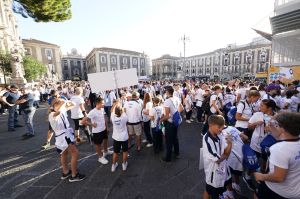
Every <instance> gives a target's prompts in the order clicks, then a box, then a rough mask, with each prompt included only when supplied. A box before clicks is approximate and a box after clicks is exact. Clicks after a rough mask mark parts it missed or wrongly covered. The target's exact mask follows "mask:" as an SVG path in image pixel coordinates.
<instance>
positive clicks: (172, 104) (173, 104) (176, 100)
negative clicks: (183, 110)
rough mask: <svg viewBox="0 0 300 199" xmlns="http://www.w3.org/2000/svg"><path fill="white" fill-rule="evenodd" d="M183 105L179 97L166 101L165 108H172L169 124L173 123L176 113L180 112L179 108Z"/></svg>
mask: <svg viewBox="0 0 300 199" xmlns="http://www.w3.org/2000/svg"><path fill="white" fill-rule="evenodd" d="M180 104H181V102H180V99H179V98H178V97H175V96H173V97H170V98H168V99H166V101H165V102H164V107H165V108H170V115H169V119H168V121H169V122H171V123H172V122H173V119H172V118H173V115H174V113H175V112H176V111H178V107H179V105H180Z"/></svg>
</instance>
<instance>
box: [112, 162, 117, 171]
mask: <svg viewBox="0 0 300 199" xmlns="http://www.w3.org/2000/svg"><path fill="white" fill-rule="evenodd" d="M117 167H118V163H117V162H116V164H112V165H111V172H115V171H116V169H117Z"/></svg>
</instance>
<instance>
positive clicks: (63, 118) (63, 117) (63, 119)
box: [60, 114, 67, 129]
mask: <svg viewBox="0 0 300 199" xmlns="http://www.w3.org/2000/svg"><path fill="white" fill-rule="evenodd" d="M60 118H61V120H62V122H63V123H64V127H65V129H67V125H66V121H65V115H64V114H62V115H60Z"/></svg>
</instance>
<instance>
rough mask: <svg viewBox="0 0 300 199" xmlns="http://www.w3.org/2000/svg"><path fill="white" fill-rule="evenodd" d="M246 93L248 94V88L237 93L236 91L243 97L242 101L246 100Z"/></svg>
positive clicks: (240, 89)
mask: <svg viewBox="0 0 300 199" xmlns="http://www.w3.org/2000/svg"><path fill="white" fill-rule="evenodd" d="M246 93H247V89H246V88H239V89H238V90H237V91H236V95H239V94H240V95H241V100H244V99H246Z"/></svg>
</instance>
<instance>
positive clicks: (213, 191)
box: [206, 183, 225, 199]
mask: <svg viewBox="0 0 300 199" xmlns="http://www.w3.org/2000/svg"><path fill="white" fill-rule="evenodd" d="M224 191H225V188H224V187H219V188H215V187H213V186H211V185H209V184H207V183H206V192H207V193H208V194H209V195H210V196H211V198H212V199H219V196H220V195H222V194H223V193H224Z"/></svg>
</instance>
